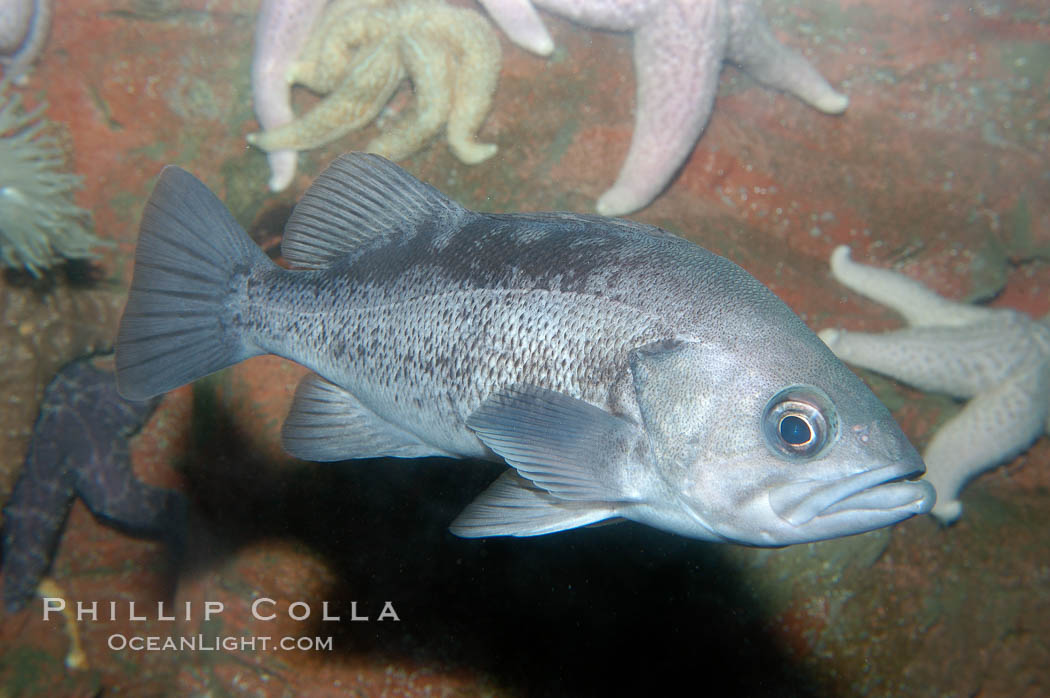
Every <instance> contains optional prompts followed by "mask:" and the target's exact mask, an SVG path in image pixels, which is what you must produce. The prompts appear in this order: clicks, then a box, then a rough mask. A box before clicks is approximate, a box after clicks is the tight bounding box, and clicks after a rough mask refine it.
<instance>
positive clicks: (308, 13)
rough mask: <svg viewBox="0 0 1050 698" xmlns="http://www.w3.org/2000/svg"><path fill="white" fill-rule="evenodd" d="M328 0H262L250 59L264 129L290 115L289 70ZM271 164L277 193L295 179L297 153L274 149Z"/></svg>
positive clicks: (285, 120) (272, 185)
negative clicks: (252, 53)
mask: <svg viewBox="0 0 1050 698" xmlns="http://www.w3.org/2000/svg"><path fill="white" fill-rule="evenodd" d="M326 2H327V0H263V2H262V5H261V6H260V8H259V19H258V23H257V24H256V29H255V53H254V55H253V56H252V97H253V99H254V101H255V115H256V116H257V117H258V119H259V125H260V126H262V128H263V130H269V129H273V128H277V127H278V126H283V125H284V124H287V123H289V122H291V121H292V119H294V118H295V114H294V113H292V85H291V82H290V81H289V79H288V71H289V69H290V68H291V65H292V62H293V61H294V60H295V59H296V58H297V57H298V56H299V53H300V52H301V51H302V49H303V46H305V45H306V40H307V38H308V37H309V36H310V29H311V28H312V27H313V25H314V23H315V22H316V21H317V18H318V17H319V16H320V15H321V10H323V9H324V6H325V4H326ZM266 157H267V158H268V159H269V161H270V172H271V175H270V189H271V190H273V191H280V190H282V189H284V188H285V187H287V186H288V185H289V184H290V183H291V181H292V177H294V176H295V167H296V157H297V156H296V152H295V151H294V150H275V151H273V152H270V153H267V155H266Z"/></svg>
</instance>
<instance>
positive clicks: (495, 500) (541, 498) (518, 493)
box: [449, 470, 620, 538]
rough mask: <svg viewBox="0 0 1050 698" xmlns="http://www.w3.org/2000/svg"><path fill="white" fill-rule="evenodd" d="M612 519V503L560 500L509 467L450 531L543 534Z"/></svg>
mask: <svg viewBox="0 0 1050 698" xmlns="http://www.w3.org/2000/svg"><path fill="white" fill-rule="evenodd" d="M609 519H614V521H609V523H617V522H619V521H620V519H619V518H618V514H617V511H616V508H615V507H613V506H611V505H596V504H595V503H594V502H571V501H567V500H563V499H559V498H557V497H555V496H554V495H552V494H551V493H550V492H547V491H546V490H544V489H541V488H539V487H537V486H536V485H534V484H532V483H531V482H530V481H528V480H526V479H525V478H523V477H522V476H521V475H518V473H517V472H515V471H513V470H508V471H507V472H505V473H503V474H502V475H500V476H499V478H498V479H497V480H496V481H495V482H494V483H492V484H491V485H489V488H488V489H487V490H485V491H484V492H482V493H481V494H480V495H478V497H477V498H476V499H475V500H474V501H473V502H471V503H470V504H468V505H467V507H466V508H465V509H464V510H463V511H462V512H460V514H459V516H457V517H456V520H455V521H453V522H452V524H451V525H450V526H449V530H450V531H451V532H452V533H453V535H457V536H459V537H460V538H484V537H486V536H517V537H525V536H542V535H546V534H548V533H557V532H558V531H567V530H569V529H570V528H578V527H580V526H588V525H592V524H595V523H598V522H602V521H608V520H609Z"/></svg>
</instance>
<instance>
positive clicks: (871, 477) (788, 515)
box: [769, 461, 936, 537]
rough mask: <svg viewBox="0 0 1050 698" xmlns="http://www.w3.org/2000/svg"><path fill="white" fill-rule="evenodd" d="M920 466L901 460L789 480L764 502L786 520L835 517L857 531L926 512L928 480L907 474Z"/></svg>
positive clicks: (930, 495)
mask: <svg viewBox="0 0 1050 698" xmlns="http://www.w3.org/2000/svg"><path fill="white" fill-rule="evenodd" d="M921 472H922V466H921V464H919V465H916V464H915V463H913V462H910V461H906V462H901V463H893V464H891V465H888V466H883V467H881V468H875V469H873V470H868V471H864V472H861V473H857V474H855V475H851V476H849V477H846V478H842V479H839V480H835V481H831V482H821V481H804V482H796V483H791V484H789V485H783V486H781V487H778V488H777V489H775V490H773V491H771V492H770V494H769V503H770V506H771V507H772V509H773V511H774V512H775V513H776V514H777V515H778V516H779V517H780V518H781V519H783V520H784V521H785V522H786V523H788V524H790V525H791V526H794V527H805V526H813V527H815V528H823V527H825V525H826V526H827V527H829V528H834V526H832V525H831V524H832V522H833V521H832V520H834V521H836V522H841V523H842V524H843V525H846V526H849V527H856V528H857V529H858V530H856V531H854V532H857V533H859V532H860V531H863V530H871V529H873V528H879V527H881V526H886V525H889V524H890V523H895V522H897V521H901V520H903V519H906V518H908V517H910V516H915V515H917V514H925V513H928V512H929V511H930V510H931V509H932V508H933V504H934V502H935V501H936V493H935V491H934V489H933V486H932V485H930V483H929V482H927V481H925V480H908V479H906V478H908V477H911V476H914V475H918V474H920V473H921ZM818 522H819V525H818ZM839 535H843V534H839ZM829 537H830V536H829Z"/></svg>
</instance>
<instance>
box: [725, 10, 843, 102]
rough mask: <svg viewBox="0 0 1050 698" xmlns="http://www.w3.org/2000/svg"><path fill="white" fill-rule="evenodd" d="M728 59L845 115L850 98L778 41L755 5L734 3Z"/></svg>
mask: <svg viewBox="0 0 1050 698" xmlns="http://www.w3.org/2000/svg"><path fill="white" fill-rule="evenodd" d="M729 16H730V22H729V26H730V31H729V46H728V47H727V50H726V57H727V58H728V59H729V60H730V61H732V62H733V63H736V64H737V65H739V66H740V67H741V68H743V69H744V71H746V72H747V73H749V74H750V75H751V76H753V77H754V78H755V79H756V80H758V81H759V82H761V83H762V84H764V85H766V86H768V87H772V88H774V89H778V90H784V91H785V92H789V93H791V94H793V95H795V96H796V97H798V98H799V99H801V100H802V101H803V102H805V103H807V104H809V105H811V106H813V107H815V108H816V109H819V110H820V111H822V112H825V113H827V114H841V113H842V112H843V111H845V110H846V107H847V106H848V105H849V97H847V96H846V95H844V94H841V93H839V92H836V91H835V89H834V88H832V87H831V85H830V84H828V81H827V80H825V79H824V77H823V76H822V75H821V74H820V73H818V72H817V69H816V68H814V67H813V66H812V64H810V62H809V61H807V60H806V59H805V58H803V57H802V55H801V54H800V53H798V52H797V51H795V50H794V49H791V48H788V47H787V46H785V45H784V44H782V43H780V42H779V41H777V39H776V37H774V36H773V32H772V31H770V29H769V24H767V23H766V20H765V18H764V17H763V16H762V13H761V12H760V11H759V9H758V7H757V6H756V5H755V4H754V3H752V2H730V3H729Z"/></svg>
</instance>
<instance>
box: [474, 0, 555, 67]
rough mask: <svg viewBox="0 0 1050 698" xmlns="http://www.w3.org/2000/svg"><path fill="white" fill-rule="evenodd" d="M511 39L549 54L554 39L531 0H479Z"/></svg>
mask: <svg viewBox="0 0 1050 698" xmlns="http://www.w3.org/2000/svg"><path fill="white" fill-rule="evenodd" d="M478 2H480V3H481V6H482V7H484V8H485V9H486V10H487V11H488V13H489V15H490V16H491V17H492V20H493V21H494V22H495V23H496V24H498V25H499V27H500V29H502V30H503V31H504V32H506V34H507V36H509V37H510V40H511V41H513V42H514V43H516V44H517V45H518V46H521V47H522V48H523V49H525V50H527V51H532V52H533V53H536V54H539V55H541V56H549V55H551V53H552V52H553V51H554V40H553V39H551V35H550V34H549V33H548V32H547V27H545V26H543V20H541V19H540V16H539V13H537V12H536V8H535V7H533V6H532V2H531V1H530V0H478Z"/></svg>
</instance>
